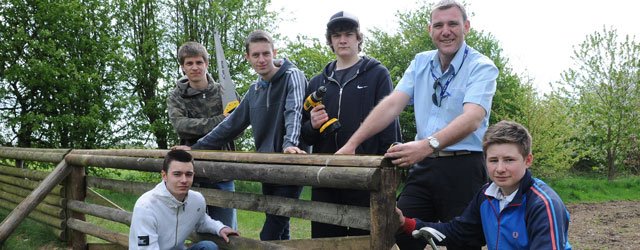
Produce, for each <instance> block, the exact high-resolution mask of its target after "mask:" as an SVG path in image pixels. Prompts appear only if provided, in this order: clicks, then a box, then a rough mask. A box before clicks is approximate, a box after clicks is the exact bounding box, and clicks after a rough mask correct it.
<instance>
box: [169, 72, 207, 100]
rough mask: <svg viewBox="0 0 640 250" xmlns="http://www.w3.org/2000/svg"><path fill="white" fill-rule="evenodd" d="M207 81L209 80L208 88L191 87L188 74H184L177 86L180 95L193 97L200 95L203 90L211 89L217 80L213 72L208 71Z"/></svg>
mask: <svg viewBox="0 0 640 250" xmlns="http://www.w3.org/2000/svg"><path fill="white" fill-rule="evenodd" d="M207 82H209V86H207V89H206V90H197V89H194V88H191V87H189V78H187V76H182V77H181V78H180V79H178V80H177V81H176V87H177V88H178V89H179V90H180V96H182V97H192V96H196V95H199V94H201V93H203V92H206V91H209V90H211V89H212V88H213V85H214V84H215V81H214V80H213V77H211V74H209V73H207Z"/></svg>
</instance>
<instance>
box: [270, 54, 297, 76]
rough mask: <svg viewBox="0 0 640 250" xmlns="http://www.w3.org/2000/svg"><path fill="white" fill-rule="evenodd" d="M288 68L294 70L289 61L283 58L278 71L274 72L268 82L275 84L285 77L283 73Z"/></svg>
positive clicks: (294, 66)
mask: <svg viewBox="0 0 640 250" xmlns="http://www.w3.org/2000/svg"><path fill="white" fill-rule="evenodd" d="M290 68H296V65H294V64H293V63H292V62H291V61H289V59H287V58H283V59H282V65H281V66H280V69H278V72H276V74H275V75H273V77H272V78H271V81H270V82H277V81H278V80H279V79H280V78H282V77H285V73H286V72H287V70H289V69H290Z"/></svg>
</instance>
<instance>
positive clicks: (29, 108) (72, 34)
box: [0, 0, 123, 148]
mask: <svg viewBox="0 0 640 250" xmlns="http://www.w3.org/2000/svg"><path fill="white" fill-rule="evenodd" d="M110 9H112V6H111V5H110V3H109V2H103V1H96V0H83V1H27V2H25V1H18V0H7V1H4V2H3V3H2V4H0V17H1V20H2V22H0V37H2V38H1V39H2V42H1V43H0V58H1V59H2V60H0V82H2V86H1V87H0V88H1V89H2V90H1V91H0V93H1V94H2V95H3V98H2V101H1V102H0V108H1V110H2V111H1V113H0V116H1V117H2V120H3V124H6V125H5V126H7V127H8V128H9V129H10V130H11V131H12V132H13V134H14V135H15V136H14V137H13V138H11V139H9V140H10V141H11V142H12V143H14V142H16V143H17V145H18V146H21V147H64V148H70V147H76V148H95V147H103V146H105V145H110V144H112V143H113V142H114V141H117V140H119V138H118V137H117V136H114V134H117V131H118V129H120V128H121V127H122V125H121V124H120V123H118V121H117V119H118V117H119V115H120V114H121V113H122V112H123V110H122V103H121V102H120V98H118V97H117V96H115V95H114V93H119V92H120V91H119V90H118V86H117V84H116V83H117V80H118V73H117V72H118V71H119V65H118V64H117V63H114V62H115V61H116V60H117V58H119V57H120V56H121V54H120V53H119V52H120V50H119V47H118V44H117V40H115V38H116V37H117V36H116V35H115V33H114V31H113V29H112V27H111V15H110ZM5 122H6V123H5Z"/></svg>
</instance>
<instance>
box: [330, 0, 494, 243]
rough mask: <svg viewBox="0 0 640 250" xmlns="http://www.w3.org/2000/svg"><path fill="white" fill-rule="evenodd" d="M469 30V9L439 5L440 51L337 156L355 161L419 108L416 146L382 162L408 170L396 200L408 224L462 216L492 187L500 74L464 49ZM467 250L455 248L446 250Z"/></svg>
mask: <svg viewBox="0 0 640 250" xmlns="http://www.w3.org/2000/svg"><path fill="white" fill-rule="evenodd" d="M469 29H470V22H469V20H468V19H467V15H466V11H465V9H464V6H462V5H461V4H460V3H458V2H456V1H453V0H444V1H441V2H440V3H438V4H436V6H434V8H433V10H432V12H431V23H430V25H429V35H430V36H431V39H432V41H433V43H434V45H435V46H436V48H437V50H433V51H426V52H422V53H419V54H417V55H416V56H415V58H414V59H413V61H412V62H411V64H410V65H409V68H407V70H406V71H405V73H404V76H403V77H402V79H401V80H400V82H399V83H398V85H397V86H396V88H395V91H394V92H393V93H392V94H391V95H389V96H388V97H386V98H385V99H384V100H382V102H381V103H380V104H378V105H377V106H376V108H375V109H374V110H373V111H372V112H371V113H370V114H369V116H368V117H367V118H366V119H365V121H364V122H363V123H362V125H361V126H360V128H359V129H358V131H356V132H355V133H354V135H353V136H352V137H351V138H350V139H349V141H348V142H347V143H346V144H345V145H344V147H343V148H341V149H340V150H338V151H337V152H336V153H337V154H353V153H354V152H355V149H356V148H357V147H358V145H360V143H361V142H362V141H364V140H366V139H367V138H369V137H371V136H373V135H375V134H376V133H377V132H378V131H380V130H382V129H383V128H384V127H386V126H387V125H388V124H389V123H391V122H392V121H393V120H394V119H395V118H396V117H397V116H398V115H399V114H400V112H402V110H403V109H404V108H405V107H406V106H407V105H409V104H412V105H414V110H415V119H416V127H417V135H416V138H415V141H412V142H408V143H405V144H400V145H397V146H394V147H392V148H390V149H389V150H388V151H387V153H386V154H385V157H388V158H392V159H394V160H393V161H392V162H393V163H394V164H396V165H398V166H400V167H411V169H410V171H409V176H408V179H407V181H406V184H405V187H404V190H403V191H402V193H401V194H400V197H399V198H398V207H399V208H400V209H401V210H402V212H403V213H404V214H405V215H407V216H409V217H411V218H419V219H421V220H423V221H433V222H436V221H449V220H451V219H453V218H454V217H455V216H457V215H459V214H460V213H462V211H463V210H464V208H465V207H466V205H467V203H468V202H469V201H470V200H471V199H472V198H473V195H474V194H475V192H476V191H478V190H479V189H480V188H481V187H482V185H483V184H484V183H485V182H486V180H487V174H486V170H485V166H484V161H483V159H482V136H483V135H484V132H485V131H486V130H487V126H488V125H489V114H490V111H491V101H492V99H493V95H494V93H495V89H496V78H497V77H498V69H497V68H496V66H495V65H494V64H493V62H492V61H491V59H489V58H488V57H486V56H484V55H482V54H480V53H479V52H478V51H476V50H475V49H473V48H471V47H470V46H468V45H467V44H466V43H465V41H464V36H465V35H466V34H467V33H468V32H469ZM396 240H397V244H398V246H399V247H400V248H401V249H423V248H424V246H425V245H426V241H420V240H415V239H412V238H411V237H408V236H406V235H404V234H399V235H398V236H397V238H396ZM454 244H455V243H454ZM460 244H464V243H460ZM469 247H470V246H468V245H459V246H456V245H452V244H450V245H448V246H447V249H469ZM478 249H479V246H478Z"/></svg>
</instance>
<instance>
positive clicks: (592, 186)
mask: <svg viewBox="0 0 640 250" xmlns="http://www.w3.org/2000/svg"><path fill="white" fill-rule="evenodd" d="M125 178H126V177H125ZM544 181H545V182H547V184H549V185H550V186H551V187H552V188H553V189H554V190H555V191H556V192H557V193H558V194H559V195H560V197H561V198H562V199H563V201H564V202H565V203H594V202H606V201H615V200H640V192H638V190H640V176H630V177H623V178H619V179H616V180H614V181H607V180H605V179H597V178H593V177H582V176H572V177H567V178H562V179H545V180H544ZM236 190H237V191H238V192H249V193H260V184H259V183H254V182H245V181H236ZM97 191H98V192H99V193H100V194H102V195H104V196H106V197H107V198H109V199H110V200H112V201H113V202H115V203H116V204H118V205H120V206H121V207H123V208H124V209H126V210H127V211H132V210H133V205H134V204H135V201H136V199H137V198H138V197H137V196H136V195H131V194H121V193H117V192H112V191H109V190H97ZM310 198H311V189H310V188H309V187H305V188H304V189H303V192H302V195H301V199H304V200H310ZM89 202H91V201H89ZM8 214H9V211H7V210H5V209H0V219H4V218H5V217H6V216H7V215H8ZM87 220H88V221H89V222H91V223H94V224H99V225H101V226H103V227H105V228H107V229H109V230H113V231H116V232H120V233H124V234H127V233H128V232H129V227H128V226H126V225H123V224H120V223H117V222H112V221H107V220H103V219H99V218H95V217H92V216H87ZM263 223H264V213H261V212H253V211H245V210H238V229H239V231H240V233H241V235H242V236H243V237H248V238H252V239H259V234H260V230H261V229H262V224H263ZM290 231H291V238H292V239H308V238H310V237H311V236H310V234H311V222H310V221H308V220H303V219H298V218H292V220H291V230H290ZM88 240H89V242H104V241H102V240H100V239H98V238H94V237H88ZM44 245H48V246H62V243H59V242H58V241H57V239H56V237H55V236H54V235H53V231H51V229H50V228H49V227H47V226H45V225H42V224H40V223H37V222H35V221H32V220H26V221H24V222H23V223H22V224H21V225H20V226H19V227H18V228H17V229H16V231H15V232H14V233H13V234H12V235H11V237H9V239H8V240H7V241H6V242H5V243H4V245H2V246H0V249H37V248H39V247H41V246H44Z"/></svg>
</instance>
